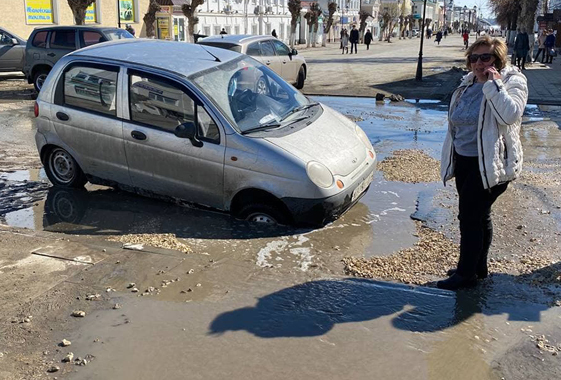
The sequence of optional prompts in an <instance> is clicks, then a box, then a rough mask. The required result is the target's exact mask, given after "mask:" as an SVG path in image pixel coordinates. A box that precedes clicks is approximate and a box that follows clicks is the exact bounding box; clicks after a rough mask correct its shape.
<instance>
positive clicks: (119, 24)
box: [117, 0, 121, 28]
mask: <svg viewBox="0 0 561 380" xmlns="http://www.w3.org/2000/svg"><path fill="white" fill-rule="evenodd" d="M120 3H121V0H117V25H118V26H119V28H121V4H120Z"/></svg>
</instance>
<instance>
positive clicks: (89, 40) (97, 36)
mask: <svg viewBox="0 0 561 380" xmlns="http://www.w3.org/2000/svg"><path fill="white" fill-rule="evenodd" d="M104 41H106V39H105V37H103V36H102V35H101V33H99V32H94V31H87V30H86V31H82V32H80V43H81V44H82V46H84V47H85V46H91V45H95V44H98V43H100V42H104Z"/></svg>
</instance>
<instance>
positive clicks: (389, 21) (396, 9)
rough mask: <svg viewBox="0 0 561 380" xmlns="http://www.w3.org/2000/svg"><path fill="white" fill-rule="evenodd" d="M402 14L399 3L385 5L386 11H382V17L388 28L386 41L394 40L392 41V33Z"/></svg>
mask: <svg viewBox="0 0 561 380" xmlns="http://www.w3.org/2000/svg"><path fill="white" fill-rule="evenodd" d="M400 14H401V9H400V6H399V4H397V3H390V4H388V5H387V6H385V5H384V12H383V13H382V18H383V19H384V25H385V26H386V30H387V37H386V41H388V42H392V41H391V38H392V33H393V30H394V28H395V24H396V22H397V21H398V17H399V15H400ZM380 41H381V40H380Z"/></svg>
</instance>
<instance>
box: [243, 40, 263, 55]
mask: <svg viewBox="0 0 561 380" xmlns="http://www.w3.org/2000/svg"><path fill="white" fill-rule="evenodd" d="M246 54H247V55H251V56H252V57H259V56H261V49H260V48H259V42H254V43H252V44H249V45H248V47H247V52H246Z"/></svg>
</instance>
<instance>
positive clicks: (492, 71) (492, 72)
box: [483, 66, 501, 80]
mask: <svg viewBox="0 0 561 380" xmlns="http://www.w3.org/2000/svg"><path fill="white" fill-rule="evenodd" d="M483 74H485V75H487V80H495V79H501V74H499V72H498V71H497V69H496V68H495V67H494V66H489V67H487V68H486V69H485V71H483Z"/></svg>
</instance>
